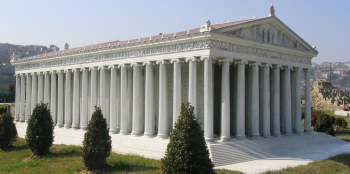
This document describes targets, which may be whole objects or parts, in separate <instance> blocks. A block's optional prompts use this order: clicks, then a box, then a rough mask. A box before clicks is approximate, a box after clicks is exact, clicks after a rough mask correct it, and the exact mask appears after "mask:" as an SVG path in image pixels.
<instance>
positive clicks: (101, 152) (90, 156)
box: [82, 106, 112, 170]
mask: <svg viewBox="0 0 350 174" xmlns="http://www.w3.org/2000/svg"><path fill="white" fill-rule="evenodd" d="M111 149H112V140H111V136H109V133H108V128H107V122H106V119H105V118H103V115H102V111H101V109H100V108H99V107H96V106H95V112H94V113H93V114H92V117H91V120H90V122H89V125H88V127H87V131H86V133H85V135H84V141H83V154H82V156H83V163H84V164H85V166H86V167H87V169H89V170H95V169H101V168H103V167H106V166H107V162H106V160H107V157H108V156H109V155H110V152H111Z"/></svg>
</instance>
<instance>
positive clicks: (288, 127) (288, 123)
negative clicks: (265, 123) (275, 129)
mask: <svg viewBox="0 0 350 174" xmlns="http://www.w3.org/2000/svg"><path fill="white" fill-rule="evenodd" d="M284 69H285V70H284V80H283V81H284V95H285V96H284V97H283V99H284V102H283V103H284V105H285V106H284V115H283V116H284V118H285V119H284V126H285V127H284V128H285V129H284V130H285V132H284V133H285V135H290V134H291V133H292V117H291V112H292V111H291V108H292V104H291V102H292V99H291V84H290V82H291V81H290V70H289V67H285V68H284ZM283 116H282V117H283Z"/></svg>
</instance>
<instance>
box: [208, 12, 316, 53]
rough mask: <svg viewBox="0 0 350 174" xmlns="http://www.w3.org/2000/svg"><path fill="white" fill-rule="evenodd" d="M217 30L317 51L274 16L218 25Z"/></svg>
mask: <svg viewBox="0 0 350 174" xmlns="http://www.w3.org/2000/svg"><path fill="white" fill-rule="evenodd" d="M215 32H219V33H225V34H229V35H234V36H237V37H241V38H247V39H251V40H255V41H258V42H267V43H271V44H275V45H280V46H284V47H288V48H295V49H299V50H304V51H310V52H315V53H317V51H316V50H315V49H314V48H313V47H311V46H310V45H309V44H308V43H307V42H305V41H304V40H303V39H302V38H301V37H300V36H298V35H297V34H296V33H295V32H294V31H293V30H292V29H290V28H289V27H288V26H287V25H285V24H284V23H283V22H282V21H280V20H279V19H278V18H276V17H274V16H272V17H265V18H260V19H256V20H249V21H247V22H243V23H238V24H234V25H231V26H230V25H229V26H225V27H218V28H216V29H215Z"/></svg>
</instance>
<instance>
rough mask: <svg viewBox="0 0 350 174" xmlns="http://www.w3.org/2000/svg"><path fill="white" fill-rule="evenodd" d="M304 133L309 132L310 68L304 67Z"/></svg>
mask: <svg viewBox="0 0 350 174" xmlns="http://www.w3.org/2000/svg"><path fill="white" fill-rule="evenodd" d="M304 71H305V128H304V132H305V133H310V132H311V84H310V70H308V69H305V70H304Z"/></svg>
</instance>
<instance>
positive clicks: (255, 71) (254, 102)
mask: <svg viewBox="0 0 350 174" xmlns="http://www.w3.org/2000/svg"><path fill="white" fill-rule="evenodd" d="M251 66H252V69H251V70H252V79H251V85H252V95H251V97H252V99H251V100H250V101H251V103H250V105H251V109H252V112H251V113H252V117H251V119H252V120H250V121H251V122H252V127H251V129H252V135H251V136H252V137H253V138H254V137H259V136H260V134H259V104H258V103H259V67H258V65H257V64H256V63H253V64H252V65H251Z"/></svg>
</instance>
